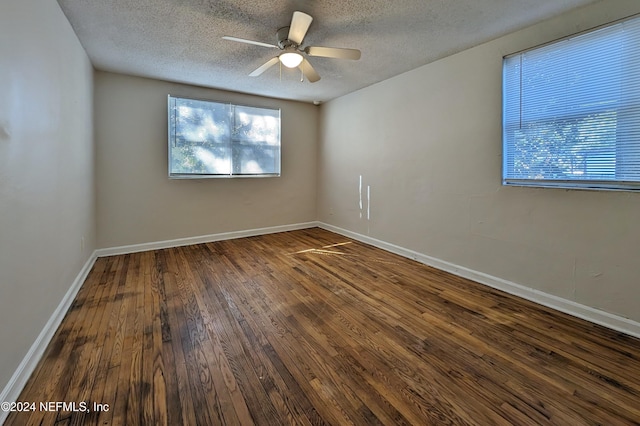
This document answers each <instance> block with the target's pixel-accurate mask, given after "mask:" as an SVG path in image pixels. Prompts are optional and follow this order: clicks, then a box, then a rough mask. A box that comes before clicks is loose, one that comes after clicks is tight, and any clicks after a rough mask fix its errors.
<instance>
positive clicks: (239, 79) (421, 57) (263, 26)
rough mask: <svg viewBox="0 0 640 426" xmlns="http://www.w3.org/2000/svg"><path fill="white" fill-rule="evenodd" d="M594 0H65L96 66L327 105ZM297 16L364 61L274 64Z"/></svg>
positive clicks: (311, 36)
mask: <svg viewBox="0 0 640 426" xmlns="http://www.w3.org/2000/svg"><path fill="white" fill-rule="evenodd" d="M593 2H594V0H398V1H391V0H369V1H362V0H327V1H320V0H316V1H313V0H246V1H240V0H58V3H59V4H60V6H61V8H62V10H63V11H64V13H65V14H66V16H67V18H68V19H69V22H70V23H71V25H72V27H73V28H74V30H75V32H76V34H77V35H78V38H79V39H80V42H81V43H82V45H83V46H84V48H85V49H86V51H87V54H88V55H89V58H90V59H91V61H92V63H93V65H94V66H95V67H96V68H97V69H99V70H106V71H114V72H120V73H124V74H131V75H137V76H144V77H152V78H158V79H163V80H168V81H176V82H184V83H190V84H195V85H199V86H206V87H214V88H219V89H226V90H233V91H237V92H244V93H252V94H257V95H264V96H271V97H275V98H283V99H296V100H301V101H306V102H311V101H327V100H329V99H333V98H336V97H338V96H341V95H344V94H346V93H350V92H353V91H355V90H358V89H360V88H362V87H366V86H369V85H371V84H373V83H376V82H379V81H382V80H385V79H387V78H389V77H392V76H394V75H398V74H401V73H403V72H405V71H409V70H411V69H414V68H417V67H419V66H421V65H424V64H427V63H429V62H432V61H434V60H437V59H439V58H442V57H445V56H447V55H450V54H452V53H455V52H459V51H461V50H464V49H467V48H469V47H472V46H475V45H478V44H481V43H483V42H486V41H489V40H491V39H494V38H496V37H499V36H501V35H504V34H507V33H509V32H511V31H514V30H517V29H520V28H523V27H525V26H528V25H531V24H533V23H536V22H539V21H541V20H544V19H546V18H548V17H551V16H553V15H556V14H558V13H561V12H563V11H567V10H569V9H572V8H576V7H579V6H583V5H586V4H589V3H593ZM295 10H300V11H302V12H305V13H308V14H310V15H311V16H313V18H314V20H313V23H312V24H311V27H310V28H309V31H308V33H307V36H306V38H305V40H304V43H303V46H308V45H314V46H330V47H348V48H356V49H360V50H361V51H362V58H361V59H360V60H359V61H350V60H340V59H329V58H320V57H310V58H308V59H309V62H311V63H312V65H313V66H314V68H315V69H316V71H317V72H318V73H319V74H320V76H321V80H320V81H318V82H316V83H309V82H308V81H304V82H300V77H301V76H300V71H298V70H289V69H286V68H284V67H282V70H281V69H280V67H279V65H275V66H273V67H272V68H270V69H269V70H267V71H266V72H265V73H264V74H262V75H261V76H259V77H249V76H248V74H249V73H250V72H252V71H253V70H255V69H256V68H258V67H259V66H260V65H262V64H263V63H265V62H266V61H268V60H269V59H271V58H273V57H274V56H276V55H277V53H278V52H279V51H278V50H276V49H269V48H265V47H260V46H255V45H249V44H243V43H237V42H232V41H227V40H223V39H222V36H225V35H230V36H235V37H239V38H244V39H251V40H256V41H262V42H266V43H271V44H275V43H276V37H275V33H276V30H278V28H281V27H284V26H288V25H289V24H290V22H291V16H292V14H293V12H294V11H295Z"/></svg>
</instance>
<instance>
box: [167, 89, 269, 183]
mask: <svg viewBox="0 0 640 426" xmlns="http://www.w3.org/2000/svg"><path fill="white" fill-rule="evenodd" d="M240 176H243V177H245V176H253V177H261V176H280V110H279V109H266V108H255V107H249V106H240V105H232V104H228V103H218V102H210V101H203V100H195V99H185V98H177V97H173V96H171V95H169V177H171V178H207V177H240Z"/></svg>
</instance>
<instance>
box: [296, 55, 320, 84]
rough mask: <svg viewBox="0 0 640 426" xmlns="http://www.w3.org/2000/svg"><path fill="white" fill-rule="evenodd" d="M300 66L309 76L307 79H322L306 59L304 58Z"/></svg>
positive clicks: (312, 80)
mask: <svg viewBox="0 0 640 426" xmlns="http://www.w3.org/2000/svg"><path fill="white" fill-rule="evenodd" d="M299 68H300V70H301V71H302V74H303V75H304V76H305V77H306V78H307V80H309V82H310V83H315V82H316V81H318V80H320V76H319V75H318V73H317V72H316V70H314V69H313V67H312V66H311V64H310V63H309V61H307V60H306V59H303V60H302V63H301V64H300V67H299Z"/></svg>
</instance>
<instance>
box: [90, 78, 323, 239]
mask: <svg viewBox="0 0 640 426" xmlns="http://www.w3.org/2000/svg"><path fill="white" fill-rule="evenodd" d="M168 94H171V95H174V96H184V97H192V98H201V99H211V100H215V101H228V102H232V103H238V104H246V105H253V106H264V107H275V108H281V114H282V115H281V116H282V125H281V126H282V127H281V132H282V176H281V177H279V178H258V179H255V178H244V179H198V180H192V179H183V180H170V179H168V178H167V95H168ZM95 111H96V114H95V117H96V124H95V126H96V153H97V154H96V158H97V163H96V180H97V220H98V246H99V247H101V248H108V247H117V246H123V245H130V244H140V243H149V242H157V241H165V240H172V239H176V238H186V237H197V236H202V235H209V234H217V233H223V232H230V231H241V230H249V229H255V228H262V227H270V226H278V225H290V224H295V223H302V222H307V221H313V220H315V218H316V149H317V133H318V108H317V107H315V106H313V105H310V104H304V103H299V102H290V101H278V100H275V99H268V98H261V97H257V96H249V95H243V94H239V93H230V92H223V91H218V90H212V89H204V88H200V87H193V86H187V85H182V84H175V83H168V82H163V81H159V80H150V79H144V78H138V77H131V76H124V75H120V74H112V73H106V72H97V73H96V80H95Z"/></svg>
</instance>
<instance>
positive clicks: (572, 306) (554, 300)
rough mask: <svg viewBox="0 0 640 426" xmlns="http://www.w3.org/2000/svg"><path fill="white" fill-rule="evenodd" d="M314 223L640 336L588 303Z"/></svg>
mask: <svg viewBox="0 0 640 426" xmlns="http://www.w3.org/2000/svg"><path fill="white" fill-rule="evenodd" d="M317 226H319V227H320V228H323V229H326V230H327V231H331V232H335V233H337V234H341V235H344V236H345V237H349V238H353V239H354V240H358V241H361V242H363V243H366V244H370V245H372V246H375V247H378V248H381V249H383V250H387V251H390V252H392V253H395V254H398V255H400V256H403V257H406V258H409V259H413V260H415V261H418V262H420V263H424V264H425V265H429V266H432V267H434V268H438V269H441V270H443V271H446V272H449V273H452V274H454V275H458V276H460V277H463V278H467V279H470V280H472V281H476V282H479V283H481V284H484V285H487V286H489V287H492V288H495V289H498V290H502V291H504V292H505V293H509V294H513V295H514V296H518V297H522V298H523V299H527V300H529V301H531V302H534V303H538V304H540V305H543V306H546V307H548V308H552V309H555V310H557V311H560V312H564V313H566V314H569V315H572V316H574V317H578V318H581V319H584V320H587V321H590V322H592V323H595V324H599V325H602V326H604V327H607V328H610V329H612V330H616V331H619V332H621V333H625V334H628V335H630V336H634V337H637V338H640V323H638V322H636V321H633V320H630V319H628V318H624V317H621V316H618V315H614V314H610V313H608V312H605V311H601V310H599V309H595V308H592V307H590V306H585V305H581V304H579V303H576V302H574V301H572V300H567V299H563V298H561V297H558V296H554V295H552V294H548V293H544V292H542V291H539V290H536V289H533V288H529V287H525V286H522V285H520V284H516V283H513V282H511V281H507V280H504V279H502V278H498V277H494V276H492V275H488V274H485V273H483V272H478V271H474V270H473V269H469V268H465V267H464V266H459V265H456V264H453V263H450V262H447V261H444V260H441V259H437V258H435V257H431V256H427V255H425V254H422V253H418V252H416V251H413V250H409V249H406V248H404V247H400V246H397V245H395V244H391V243H387V242H385V241H381V240H377V239H375V238H371V237H368V236H366V235H362V234H358V233H356V232H352V231H348V230H346V229H342V228H339V227H337V226H333V225H329V224H327V223H323V222H319V223H318V224H317Z"/></svg>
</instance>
